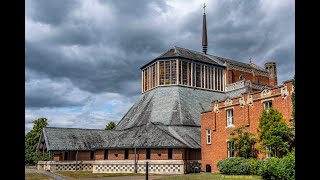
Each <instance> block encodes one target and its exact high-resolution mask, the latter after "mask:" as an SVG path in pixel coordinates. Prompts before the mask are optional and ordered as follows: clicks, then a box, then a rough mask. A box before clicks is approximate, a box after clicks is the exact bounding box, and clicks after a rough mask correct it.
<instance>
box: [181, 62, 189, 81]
mask: <svg viewBox="0 0 320 180" xmlns="http://www.w3.org/2000/svg"><path fill="white" fill-rule="evenodd" d="M187 64H188V63H187V62H184V61H182V84H183V85H187V80H188V79H187V78H188V75H187V71H188V69H187V68H188V67H187Z"/></svg>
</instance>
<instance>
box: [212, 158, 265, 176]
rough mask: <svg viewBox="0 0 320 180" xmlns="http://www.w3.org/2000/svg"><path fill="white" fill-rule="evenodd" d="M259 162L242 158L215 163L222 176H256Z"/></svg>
mask: <svg viewBox="0 0 320 180" xmlns="http://www.w3.org/2000/svg"><path fill="white" fill-rule="evenodd" d="M259 164H260V163H259V160H257V159H253V158H251V159H245V158H242V157H235V158H226V159H223V160H221V161H219V162H218V163H217V167H218V169H219V171H220V172H221V173H222V174H236V175H256V174H258V169H259Z"/></svg>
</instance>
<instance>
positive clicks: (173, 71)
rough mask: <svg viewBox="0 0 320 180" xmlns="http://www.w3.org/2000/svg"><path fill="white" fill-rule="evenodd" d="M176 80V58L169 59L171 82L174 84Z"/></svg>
mask: <svg viewBox="0 0 320 180" xmlns="http://www.w3.org/2000/svg"><path fill="white" fill-rule="evenodd" d="M176 82H177V65H176V60H172V61H171V84H176Z"/></svg>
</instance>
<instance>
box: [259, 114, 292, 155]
mask: <svg viewBox="0 0 320 180" xmlns="http://www.w3.org/2000/svg"><path fill="white" fill-rule="evenodd" d="M258 135H259V142H260V145H261V150H262V152H263V151H265V149H268V150H267V151H268V152H267V153H270V154H271V156H277V157H282V156H284V155H286V154H287V153H288V152H290V151H291V150H292V146H291V144H292V142H291V140H292V134H291V132H290V130H289V127H288V125H287V123H286V122H285V120H284V118H283V116H282V114H281V113H280V112H279V111H278V110H276V109H273V108H270V109H269V110H268V111H266V110H264V111H263V113H262V115H261V116H260V123H259V128H258ZM267 147H268V148H267Z"/></svg>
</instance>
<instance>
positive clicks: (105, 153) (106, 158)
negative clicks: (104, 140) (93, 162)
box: [104, 149, 108, 160]
mask: <svg viewBox="0 0 320 180" xmlns="http://www.w3.org/2000/svg"><path fill="white" fill-rule="evenodd" d="M104 159H105V160H108V149H105V150H104Z"/></svg>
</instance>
